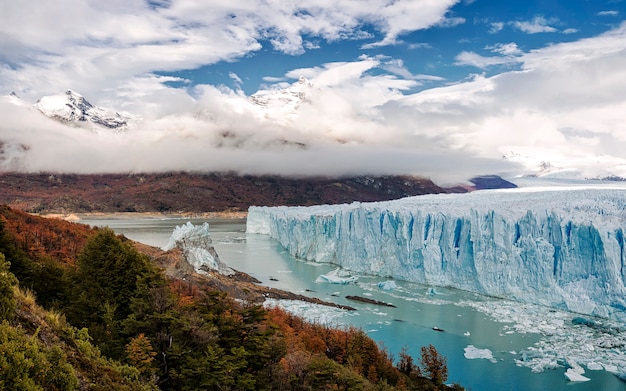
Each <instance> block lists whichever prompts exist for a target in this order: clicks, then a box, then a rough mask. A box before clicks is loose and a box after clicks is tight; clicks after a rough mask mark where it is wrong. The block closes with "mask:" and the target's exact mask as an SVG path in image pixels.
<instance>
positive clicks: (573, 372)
mask: <svg viewBox="0 0 626 391" xmlns="http://www.w3.org/2000/svg"><path fill="white" fill-rule="evenodd" d="M567 364H568V365H569V366H570V367H569V368H567V371H565V377H566V378H568V379H569V381H571V382H583V381H589V380H591V379H589V378H588V377H585V376H583V373H585V370H584V369H583V367H581V366H580V365H578V364H577V363H576V362H575V361H573V360H570V359H568V360H567Z"/></svg>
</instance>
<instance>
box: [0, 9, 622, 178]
mask: <svg viewBox="0 0 626 391" xmlns="http://www.w3.org/2000/svg"><path fill="white" fill-rule="evenodd" d="M279 3H280V4H279ZM455 3H456V1H452V0H450V1H445V2H444V1H434V2H433V1H430V2H429V1H426V0H423V1H395V2H380V1H374V0H371V1H357V0H352V1H346V2H341V4H339V3H338V2H336V1H330V0H328V1H319V0H318V1H313V0H305V1H302V2H298V3H297V6H296V3H293V4H288V5H285V4H283V3H282V2H263V3H261V2H256V1H248V0H229V1H228V2H221V1H214V2H188V1H179V0H173V1H172V2H171V3H167V4H171V6H168V7H166V6H165V4H164V6H163V7H156V8H149V7H148V6H147V5H146V4H145V3H144V2H141V1H138V0H137V1H121V0H119V1H110V2H96V1H95V0H94V1H78V0H76V1H75V2H74V1H72V0H61V2H60V3H59V4H57V3H55V4H47V3H45V2H44V4H43V5H42V6H41V8H37V9H36V10H32V9H26V7H23V6H19V5H17V3H16V4H15V5H14V4H13V3H11V2H8V3H7V4H6V5H5V6H3V7H4V8H3V11H4V10H6V12H3V13H2V14H1V15H0V37H1V38H2V39H0V57H2V58H3V59H4V58H7V59H9V60H8V61H7V65H5V66H2V67H0V89H2V90H5V91H7V92H9V91H11V90H16V91H18V92H19V93H20V95H22V96H23V97H24V98H25V99H26V100H31V101H32V100H34V99H35V98H38V97H40V96H42V95H45V94H49V93H57V92H59V91H61V90H64V89H65V88H68V86H69V87H71V88H73V89H75V90H77V91H79V92H81V93H82V94H83V95H85V96H86V97H87V98H88V99H90V100H92V101H93V103H97V104H99V105H103V106H109V107H114V108H116V109H120V110H126V111H129V112H132V113H138V114H140V115H141V116H143V118H144V120H143V122H142V124H141V125H140V127H139V128H137V129H133V130H131V131H129V132H128V133H125V134H120V135H109V134H104V135H99V136H96V135H94V134H92V133H90V132H88V131H85V129H81V128H72V127H67V126H64V125H60V124H57V123H54V122H50V120H48V119H47V118H44V117H43V116H42V115H41V114H39V113H38V112H35V111H32V110H29V109H24V110H22V109H19V110H16V108H15V107H14V105H8V104H5V103H0V117H2V118H3V121H1V123H0V139H2V141H3V143H4V147H2V152H0V169H5V170H6V169H16V168H21V169H27V170H34V171H37V170H50V169H56V170H60V171H76V170H85V172H87V171H90V172H94V171H95V172H106V171H109V172H111V171H159V170H183V169H186V170H235V171H239V172H245V173H283V174H296V173H297V174H320V173H324V174H333V173H335V174H346V173H378V174H388V173H396V174H397V173H410V174H423V175H429V176H431V177H433V178H434V179H436V180H439V181H442V182H444V181H448V182H449V181H455V180H462V179H465V178H467V177H468V176H472V175H476V174H481V173H494V172H495V173H500V172H509V173H511V172H517V171H515V170H518V169H519V168H517V167H515V166H512V165H511V163H510V162H506V161H503V160H501V159H500V156H501V155H502V154H503V153H506V152H508V151H517V152H520V153H524V154H526V155H528V156H532V157H533V158H536V160H537V161H541V160H550V159H558V160H559V161H560V162H564V164H565V163H567V162H570V163H572V162H573V163H572V164H579V165H581V166H580V167H581V168H587V169H589V168H590V167H591V168H593V169H598V168H600V167H599V166H598V165H592V164H589V162H590V161H591V160H590V159H591V158H590V157H592V156H602V159H599V160H600V161H602V162H603V163H602V164H609V163H610V164H613V166H614V167H616V166H620V165H621V167H626V162H625V161H624V160H625V159H624V157H623V156H624V155H623V151H624V150H626V136H625V135H626V118H625V117H624V114H623V113H625V112H626V100H625V98H624V93H623V91H625V90H626V68H625V67H624V66H623V64H624V63H626V51H625V50H624V48H625V47H626V24H622V25H621V26H620V27H619V28H616V29H614V30H612V31H609V32H607V33H605V34H602V35H600V36H597V37H593V38H587V39H583V40H578V41H574V42H568V43H560V44H558V43H557V44H553V45H550V46H546V47H545V48H540V49H536V50H533V51H530V52H523V51H522V50H521V49H520V48H519V46H518V45H517V44H516V43H512V42H511V43H500V44H496V45H490V46H487V47H486V49H487V50H490V51H491V52H492V54H493V55H491V56H481V55H479V54H477V53H474V52H469V51H466V52H462V53H460V54H459V55H458V56H457V57H456V61H457V63H458V64H462V65H474V66H477V67H479V68H482V69H486V68H489V67H490V66H494V65H503V64H519V70H516V71H510V72H505V73H501V74H499V75H495V76H490V77H486V76H484V75H479V76H474V77H472V78H471V79H468V80H464V81H462V82H457V83H456V84H453V85H447V86H442V87H438V88H431V89H428V90H423V91H420V92H417V93H414V91H415V90H416V87H418V86H419V84H420V81H421V80H439V81H440V80H441V78H440V77H439V76H436V75H421V74H416V73H414V72H412V71H411V70H410V68H409V67H407V66H406V64H405V62H404V61H403V60H402V59H400V58H393V57H383V56H366V55H364V56H361V57H359V58H358V59H357V60H355V61H344V62H329V63H325V64H321V65H319V66H314V67H303V68H298V69H293V70H291V71H288V72H286V73H285V74H284V75H279V76H274V77H272V76H268V77H266V78H265V79H264V80H265V82H267V83H274V84H271V85H269V86H268V87H267V88H268V89H269V90H272V91H269V92H268V93H271V92H276V91H275V90H277V89H280V88H283V89H284V88H296V87H298V86H300V85H299V84H298V82H295V83H294V84H295V85H292V84H291V83H289V82H288V81H290V82H292V81H295V80H298V78H299V77H300V76H304V77H306V78H307V79H309V81H310V82H311V87H310V88H308V87H307V88H308V89H305V90H304V91H302V90H297V88H296V90H293V91H291V92H293V94H292V95H289V96H298V97H302V99H301V100H299V101H298V102H297V103H294V107H289V108H281V109H280V110H278V109H277V110H271V109H269V110H268V109H263V108H260V107H259V106H257V105H254V104H253V103H252V100H251V98H250V97H248V96H246V95H245V94H244V93H243V92H242V91H240V90H238V89H230V88H227V87H215V86H210V85H199V86H195V87H189V88H190V91H189V93H188V92H187V91H186V90H185V89H181V88H172V87H168V86H167V84H168V83H167V82H176V83H183V84H184V83H185V82H186V80H184V79H178V78H170V77H163V76H157V75H155V74H154V73H153V72H154V71H155V70H157V69H158V70H176V69H190V68H193V67H197V66H201V65H205V64H211V63H214V62H217V61H224V60H232V59H235V58H237V57H240V56H243V55H247V54H249V53H250V52H252V51H257V50H260V49H261V43H260V42H262V41H263V40H269V41H272V42H275V47H274V49H277V50H282V51H284V52H286V53H298V52H299V51H301V50H305V49H306V48H307V47H311V45H310V44H309V43H307V42H315V41H316V40H320V41H328V42H333V41H334V40H340V39H357V38H358V37H363V36H367V35H368V32H367V31H363V29H364V26H365V25H366V24H367V25H368V26H374V28H375V29H377V34H378V35H382V36H383V39H382V40H381V41H380V42H378V43H377V44H379V45H382V44H393V43H397V42H398V41H399V40H400V39H401V36H402V35H403V34H405V33H406V32H409V31H415V30H418V29H422V28H426V27H428V26H435V25H438V24H439V25H441V23H442V21H443V20H445V18H446V15H447V11H448V9H449V7H451V6H452V5H453V4H455ZM61 9H62V10H63V11H60V10H61ZM48 15H51V16H48ZM136 15H144V16H143V17H142V18H138V17H137V16H136ZM54 18H58V20H54ZM53 20H54V21H53ZM58 21H62V22H64V23H58ZM71 22H72V23H71ZM443 23H445V22H443ZM518 23H519V25H514V26H515V27H517V28H519V29H521V30H523V31H525V32H528V33H535V32H541V31H556V29H555V28H554V27H551V26H550V24H554V23H556V21H553V20H549V21H548V20H546V19H545V18H543V17H536V18H534V19H533V20H531V21H528V22H518ZM492 27H497V28H499V29H501V28H503V27H504V24H501V25H500V24H493V25H492ZM304 37H306V38H304ZM5 38H6V39H5ZM14 49H19V50H14ZM412 54H414V55H418V54H420V53H415V52H412ZM230 77H231V78H232V79H233V80H234V81H235V82H236V83H240V82H241V78H240V77H239V75H236V74H234V73H232V74H231V75H230ZM298 88H299V87H298ZM300 93H302V95H299V94H300ZM192 97H193V98H192ZM292 103H293V102H292ZM292 108H294V110H291V109H292ZM26 147H28V148H30V149H28V148H26ZM583 163H584V164H588V167H585V166H584V165H583ZM625 170H626V169H625ZM615 173H616V174H619V175H626V172H615Z"/></svg>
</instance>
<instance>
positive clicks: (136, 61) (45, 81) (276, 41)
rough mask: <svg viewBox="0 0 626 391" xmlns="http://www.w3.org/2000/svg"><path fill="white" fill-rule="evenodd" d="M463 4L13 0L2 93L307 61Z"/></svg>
mask: <svg viewBox="0 0 626 391" xmlns="http://www.w3.org/2000/svg"><path fill="white" fill-rule="evenodd" d="M458 1H459V0H443V1H436V2H433V1H430V0H399V1H394V2H380V1H377V0H366V1H360V0H348V1H343V2H336V1H325V0H324V1H319V0H304V1H300V2H292V3H289V2H287V3H285V2H276V1H270V2H266V1H260V0H258V1H247V0H246V1H243V0H233V1H228V2H224V1H212V2H189V1H183V0H172V1H169V2H163V3H162V4H161V5H160V6H158V7H154V6H153V7H150V6H149V5H148V3H147V2H144V1H139V0H133V1H119V0H115V1H107V2H102V1H96V0H60V1H58V2H54V3H51V2H44V3H41V4H38V5H37V7H25V6H24V5H23V4H18V3H16V2H9V3H7V4H4V5H3V7H2V13H0V42H1V43H0V58H2V59H5V58H6V59H7V60H6V61H8V62H9V63H10V64H14V65H13V66H10V67H3V68H0V90H6V91H12V90H16V91H19V92H20V93H21V94H22V95H23V96H25V97H30V98H33V99H35V98H37V97H39V96H41V95H45V94H50V93H56V92H58V91H63V90H65V89H66V88H69V87H71V88H74V89H76V90H79V91H81V92H82V93H83V94H85V95H87V96H92V97H95V98H98V99H99V98H100V94H101V91H102V90H104V89H109V90H112V89H115V88H118V87H119V86H120V85H128V84H129V83H130V84H132V82H131V80H132V79H133V78H135V77H140V78H145V77H146V75H149V74H151V73H152V72H154V71H156V70H158V71H173V70H182V69H194V68H197V67H200V66H202V65H207V64H213V63H216V62H220V61H230V60H233V59H236V58H239V57H241V56H244V55H246V54H248V53H250V52H255V51H258V50H260V49H261V42H263V41H264V40H265V41H268V42H270V43H271V45H273V49H274V50H278V51H281V52H284V53H287V54H300V53H302V52H303V51H304V50H315V48H317V47H319V43H317V41H322V40H324V41H328V42H334V41H337V40H345V39H361V40H362V39H371V37H372V34H371V33H370V32H368V31H365V30H364V26H365V25H367V26H373V28H374V29H376V30H377V31H376V32H377V33H378V34H380V35H382V36H384V39H383V41H382V42H379V43H378V45H386V44H393V43H395V42H396V41H397V38H398V36H399V35H401V34H404V33H407V32H411V31H415V30H420V29H424V28H428V27H430V26H434V25H436V24H438V23H443V22H444V21H445V20H446V18H445V16H444V15H445V14H446V12H447V11H448V9H449V8H450V7H451V6H452V5H454V4H455V3H457V2H458ZM305 36H306V37H307V39H304V37H305Z"/></svg>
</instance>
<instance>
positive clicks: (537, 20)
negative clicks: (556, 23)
mask: <svg viewBox="0 0 626 391" xmlns="http://www.w3.org/2000/svg"><path fill="white" fill-rule="evenodd" d="M549 23H552V22H551V21H548V20H547V19H546V18H545V17H543V16H535V17H534V18H533V19H532V20H529V21H515V22H511V25H513V26H514V27H516V28H518V29H520V30H522V31H523V32H525V33H528V34H537V33H554V32H556V31H557V29H556V28H554V27H552V26H550V25H549Z"/></svg>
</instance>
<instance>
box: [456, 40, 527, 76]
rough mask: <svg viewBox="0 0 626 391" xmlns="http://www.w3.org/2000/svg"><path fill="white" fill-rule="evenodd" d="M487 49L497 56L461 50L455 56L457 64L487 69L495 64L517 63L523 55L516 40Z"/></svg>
mask: <svg viewBox="0 0 626 391" xmlns="http://www.w3.org/2000/svg"><path fill="white" fill-rule="evenodd" d="M486 49H488V50H491V51H492V52H493V53H496V54H497V56H491V57H486V56H481V55H480V54H477V53H474V52H461V53H459V54H458V55H457V56H456V57H455V60H456V64H457V65H471V66H475V67H477V68H481V69H485V68H488V67H490V66H494V65H503V64H513V63H517V62H519V61H520V57H521V55H522V51H521V50H520V48H519V47H518V46H517V44H516V43H515V42H511V43H506V44H504V43H498V44H495V45H493V46H487V47H486Z"/></svg>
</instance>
